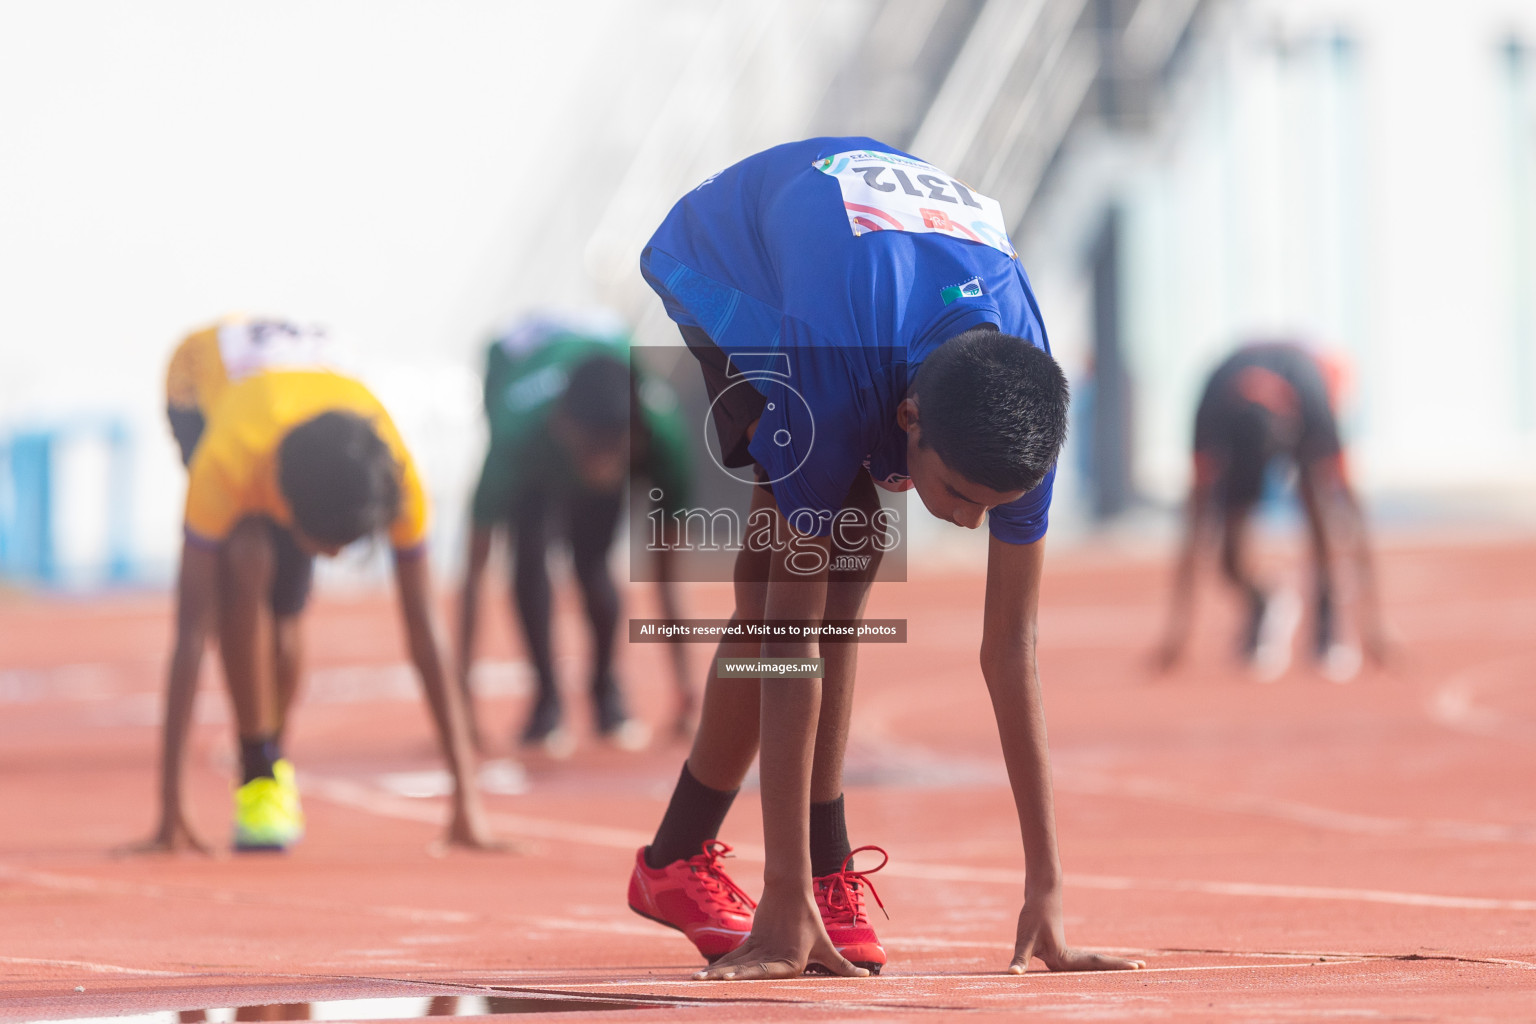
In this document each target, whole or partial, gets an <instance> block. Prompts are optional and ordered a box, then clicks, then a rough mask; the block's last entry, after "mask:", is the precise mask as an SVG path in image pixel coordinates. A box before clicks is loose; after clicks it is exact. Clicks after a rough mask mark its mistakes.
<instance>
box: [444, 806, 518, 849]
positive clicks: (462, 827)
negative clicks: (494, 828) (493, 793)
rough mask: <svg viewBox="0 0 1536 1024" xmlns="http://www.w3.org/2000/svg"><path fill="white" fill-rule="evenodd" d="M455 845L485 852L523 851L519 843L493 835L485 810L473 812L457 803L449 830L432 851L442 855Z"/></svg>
mask: <svg viewBox="0 0 1536 1024" xmlns="http://www.w3.org/2000/svg"><path fill="white" fill-rule="evenodd" d="M455 846H457V847H460V848H461V849H465V850H480V851H482V852H485V853H522V852H523V850H522V847H520V846H518V844H516V843H510V842H505V841H503V840H500V839H497V838H496V837H495V836H494V835H492V834H491V829H490V826H489V825H487V824H486V823H485V815H484V814H483V812H481V811H479V810H478V809H476V810H475V811H473V812H471V811H468V810H466V809H465V808H464V807H463V806H461V805H455V807H454V809H453V820H452V821H450V822H449V823H448V831H447V832H446V833H444V835H443V838H442V840H441V841H440V842H439V843H436V844H434V845H433V847H432V852H433V853H434V854H436V855H438V856H441V855H443V854H445V853H447V852H448V849H449V848H450V847H455Z"/></svg>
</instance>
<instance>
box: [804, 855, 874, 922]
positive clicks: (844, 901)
mask: <svg viewBox="0 0 1536 1024" xmlns="http://www.w3.org/2000/svg"><path fill="white" fill-rule="evenodd" d="M866 850H871V851H873V852H875V853H878V854H879V855H880V857H881V861H880V863H879V864H876V865H875V866H874V867H872V868H866V869H865V870H863V871H850V870H849V869H848V865H849V864H850V863H851V862H852V861H853V855H854V854H856V853H863V852H864V851H866ZM890 862H891V855H890V854H888V853H886V852H885V851H884V850H882V849H881V848H880V847H878V846H861V847H859V848H858V849H857V850H853V851H851V852H850V853H849V854H848V856H846V857H844V858H843V866H842V867H841V868H840V869H838V870H837V871H834V872H833V873H832V874H830V875H824V876H823V877H822V878H819V879H817V881H818V882H824V883H825V885H826V901H827V906H828V907H829V908H830V909H831V910H833V911H835V912H837V913H840V914H846V915H848V916H849V917H850V918H852V919H853V920H854V921H855V922H857V921H859V920H861V919H863V917H864V894H863V893H862V892H861V891H860V890H859V886H860V885H867V886H869V894H870V895H871V896H873V897H874V898H875V903H876V904H877V905H878V906H879V907H880V912H881V913H882V914H884V915H885V916H886V919H887V920H889V919H890V916H891V914H890V911H888V910H886V909H885V903H884V902H883V901H882V900H881V899H880V894H879V893H878V892H876V891H875V884H874V883H873V882H871V881H870V880H869V876H870V875H872V874H874V873H875V872H876V871H879V870H880V869H881V868H883V867H885V866H886V865H887V864H889V863H890Z"/></svg>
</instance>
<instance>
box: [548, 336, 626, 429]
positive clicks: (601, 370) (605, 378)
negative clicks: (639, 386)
mask: <svg viewBox="0 0 1536 1024" xmlns="http://www.w3.org/2000/svg"><path fill="white" fill-rule="evenodd" d="M634 400H635V399H634V380H633V378H632V377H631V375H630V372H629V365H628V364H627V363H625V362H624V361H623V360H621V359H615V358H613V357H612V356H594V357H593V358H591V359H588V360H587V361H586V362H584V363H582V364H580V365H579V366H577V367H576V369H575V370H573V371H571V379H570V381H569V383H567V384H566V387H565V394H564V395H562V396H561V397H560V411H561V413H562V414H563V415H564V416H565V417H566V418H567V419H568V420H569V421H570V422H571V423H572V424H574V425H575V426H576V427H577V428H579V429H580V430H581V431H582V433H584V434H585V435H586V436H587V437H588V438H590V439H591V440H592V441H593V442H594V443H596V444H600V445H609V444H613V445H617V444H620V443H622V442H623V441H624V437H625V432H626V431H627V430H628V429H629V421H630V409H631V408H632V407H633V406H634Z"/></svg>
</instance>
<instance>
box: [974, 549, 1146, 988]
mask: <svg viewBox="0 0 1536 1024" xmlns="http://www.w3.org/2000/svg"><path fill="white" fill-rule="evenodd" d="M1044 561H1045V543H1044V541H1036V542H1035V543H1033V544H1007V543H1004V542H1003V541H1000V540H998V539H997V538H996V537H992V538H991V539H990V547H989V548H988V549H987V596H986V611H985V617H984V620H983V625H982V637H981V670H982V675H983V676H984V677H985V678H986V681H987V691H988V692H989V693H990V694H991V696H992V710H993V713H994V714H995V715H996V716H997V731H998V734H999V735H1000V737H1001V738H1002V744H1003V760H1004V761H1005V762H1007V765H1008V781H1009V783H1010V784H1011V786H1012V787H1013V800H1014V804H1015V806H1016V807H1017V808H1018V812H1019V826H1020V830H1021V832H1022V833H1023V836H1024V862H1025V870H1026V877H1025V882H1024V909H1023V911H1021V912H1020V914H1019V929H1018V937H1017V939H1016V941H1015V943H1014V949H1013V962H1012V964H1010V965H1009V968H1008V969H1009V971H1011V972H1012V973H1014V974H1022V973H1024V971H1025V969H1026V968H1027V967H1028V965H1029V960H1030V957H1031V956H1037V957H1039V958H1040V959H1041V960H1042V961H1043V962H1044V963H1045V966H1046V967H1048V968H1050V969H1051V970H1053V971H1112V970H1133V969H1135V968H1138V967H1142V966H1144V965H1143V964H1142V963H1141V961H1139V960H1123V959H1121V958H1120V957H1115V956H1106V955H1104V954H1102V953H1089V952H1085V951H1082V950H1077V949H1072V948H1071V947H1069V946H1068V945H1067V944H1066V930H1065V928H1064V926H1063V924H1062V908H1061V885H1062V880H1061V861H1060V858H1059V856H1058V854H1057V849H1056V817H1055V810H1054V807H1053V804H1052V798H1051V757H1050V751H1049V749H1048V747H1047V746H1046V739H1045V708H1044V706H1043V704H1042V701H1041V697H1040V675H1039V671H1038V669H1037V667H1036V664H1035V646H1036V639H1037V633H1038V629H1037V619H1038V612H1039V606H1040V574H1041V570H1042V568H1043V566H1044Z"/></svg>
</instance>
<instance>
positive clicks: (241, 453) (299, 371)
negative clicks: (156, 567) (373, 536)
mask: <svg viewBox="0 0 1536 1024" xmlns="http://www.w3.org/2000/svg"><path fill="white" fill-rule="evenodd" d="M324 341H325V339H324V335H323V332H318V331H314V330H313V329H294V328H291V327H290V326H289V325H286V324H273V323H272V322H268V321H239V320H230V321H224V322H222V323H220V324H217V325H215V326H213V327H209V328H205V329H204V330H201V331H196V332H194V333H192V334H190V335H188V336H187V337H186V338H185V339H184V340H183V341H182V343H181V345H180V346H179V347H178V348H177V350H176V354H175V355H174V356H173V357H172V359H171V366H170V370H169V371H168V373H167V379H166V397H167V400H168V402H169V403H170V405H172V406H173V407H177V408H183V409H197V410H198V411H200V412H201V413H202V414H203V415H204V416H205V417H206V419H207V425H206V426H205V428H204V429H203V433H202V437H201V438H200V439H199V440H198V442H197V448H196V450H195V452H194V454H193V456H192V461H191V464H190V465H189V466H188V473H189V476H188V481H187V504H186V518H185V524H186V532H187V537H188V539H189V540H191V541H192V542H194V543H197V542H201V543H203V544H206V545H217V544H219V543H221V542H223V541H224V540H225V538H227V537H228V536H229V534H230V531H231V530H233V529H234V527H235V525H236V524H237V523H239V522H240V521H241V520H242V519H244V518H246V517H247V516H253V515H259V516H265V517H266V518H268V519H271V520H272V521H273V522H275V523H277V524H278V525H279V526H285V527H289V526H292V525H293V512H292V510H291V509H290V508H289V507H288V502H287V500H286V499H285V498H284V497H283V493H282V489H281V488H280V487H279V485H278V467H277V451H278V447H279V445H281V444H282V442H283V438H285V437H286V436H287V435H288V432H289V431H290V430H292V429H293V428H294V427H296V426H298V425H299V424H301V423H304V422H307V421H308V420H311V419H313V418H315V417H316V416H319V415H321V414H322V413H327V412H350V413H354V414H356V415H358V416H362V417H363V418H364V419H367V420H369V421H370V422H371V423H372V424H373V428H374V430H375V431H376V432H377V433H378V435H379V438H380V439H381V440H382V441H383V442H384V443H385V444H386V445H387V446H388V447H389V450H390V453H391V454H392V455H393V456H394V459H395V463H396V465H397V466H398V467H399V470H400V511H399V513H398V514H397V515H396V517H395V521H394V522H393V523H392V524H391V526H390V529H389V540H390V543H391V545H393V546H394V548H395V549H396V550H397V551H405V550H409V549H412V548H415V547H418V546H419V545H421V544H422V543H423V542H424V541H425V540H426V535H427V511H428V509H427V497H426V491H425V489H424V488H423V487H422V483H421V476H420V474H419V473H418V472H417V469H416V464H415V461H414V460H413V459H412V458H411V455H410V452H409V451H408V450H407V449H406V447H405V442H404V441H402V440H401V438H400V433H399V431H398V430H397V429H396V428H395V425H394V422H393V421H392V420H391V419H390V418H389V413H388V412H386V411H385V409H384V406H383V404H382V403H380V402H379V400H378V399H377V398H375V397H374V396H373V394H372V392H370V391H369V390H368V389H367V388H366V387H364V386H363V385H362V384H361V383H359V382H358V381H356V380H354V379H352V378H351V377H348V376H345V375H343V374H341V373H338V372H336V371H334V370H332V369H328V368H324V365H323V362H324V360H323V352H322V348H323V345H322V344H321V343H322V342H324Z"/></svg>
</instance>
